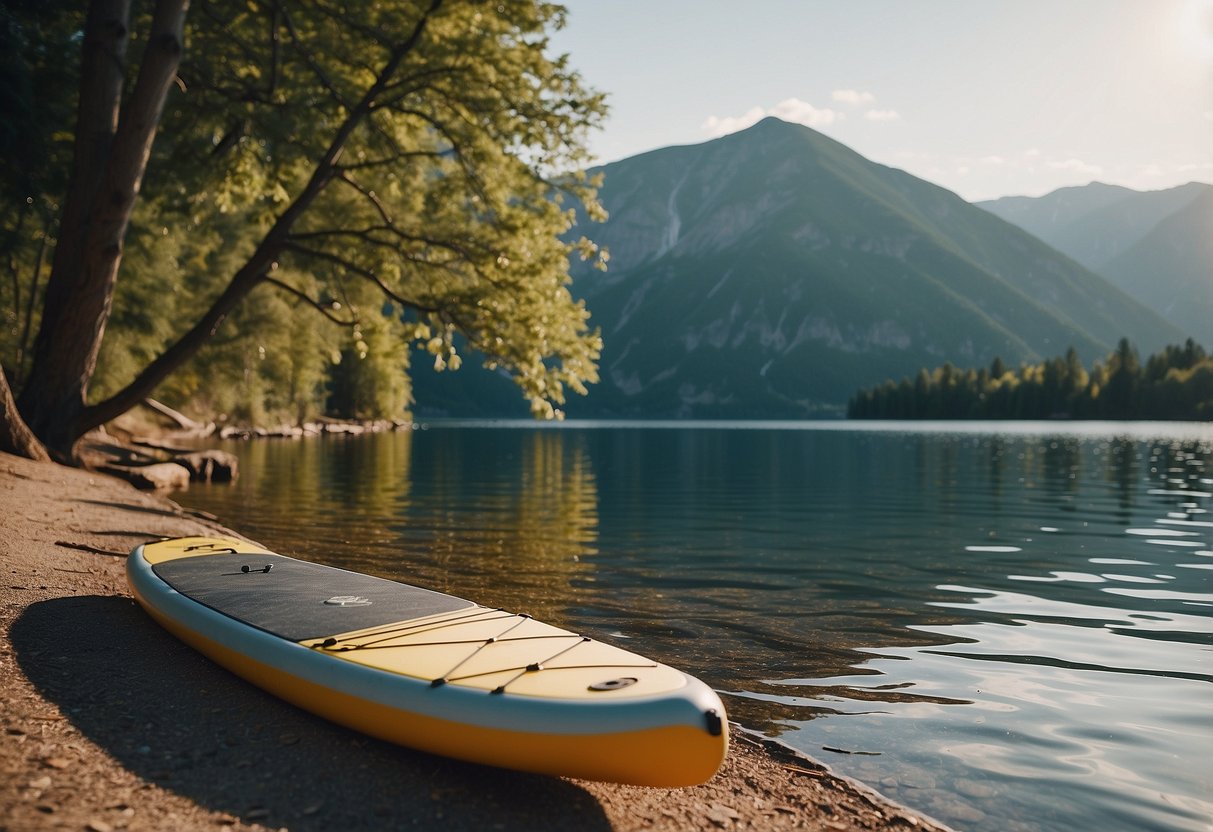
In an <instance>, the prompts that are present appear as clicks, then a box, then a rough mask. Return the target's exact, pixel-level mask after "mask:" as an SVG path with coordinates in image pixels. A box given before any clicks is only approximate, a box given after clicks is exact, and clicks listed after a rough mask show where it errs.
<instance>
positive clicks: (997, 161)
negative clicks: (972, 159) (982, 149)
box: [977, 156, 1007, 167]
mask: <svg viewBox="0 0 1213 832" xmlns="http://www.w3.org/2000/svg"><path fill="white" fill-rule="evenodd" d="M977 161H979V162H981V163H982V164H983V165H993V166H995V167H998V166H999V165H1005V164H1006V163H1007V160H1006V159H1004V158H1003V157H1001V156H982V157H981V158H980V159H978V160H977Z"/></svg>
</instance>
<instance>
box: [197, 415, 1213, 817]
mask: <svg viewBox="0 0 1213 832" xmlns="http://www.w3.org/2000/svg"><path fill="white" fill-rule="evenodd" d="M223 447H225V448H226V449H227V450H231V451H234V452H235V453H237V454H238V455H239V456H240V458H241V477H240V480H239V481H238V482H237V483H235V484H233V485H230V486H227V485H213V486H204V487H194V488H192V489H191V490H189V491H188V492H184V493H182V494H181V495H180V497H179V500H180V502H182V503H183V504H185V505H188V506H192V507H196V508H200V509H205V510H207V511H211V512H214V513H215V514H217V515H219V516H220V518H221V519H222V520H223V521H224V522H225V523H227V524H229V525H231V526H233V527H235V528H237V529H240V530H242V531H243V532H244V533H246V534H248V535H249V536H251V537H253V538H255V539H258V540H260V541H261V542H262V543H265V544H266V545H268V546H270V547H271V548H274V549H276V550H278V551H280V552H283V553H284V554H293V555H298V556H301V557H306V558H309V559H312V560H317V561H320V562H324V563H328V564H332V565H336V566H343V567H348V568H353V569H358V570H361V571H367V572H371V573H374V574H377V575H382V576H385V577H389V578H395V579H398V580H403V581H407V582H410V583H416V584H421V585H423V586H428V587H433V588H435V589H439V590H442V591H444V592H450V593H453V594H456V595H462V596H465V597H468V598H471V599H474V600H477V601H480V602H482V603H486V604H489V605H494V606H500V607H505V608H509V609H512V610H516V611H520V612H528V613H531V614H533V615H535V616H537V617H539V618H542V619H545V620H548V621H551V622H552V623H554V624H558V625H561V626H564V627H568V628H570V629H574V630H579V631H584V632H586V633H587V634H589V635H594V636H597V637H601V638H603V639H605V640H611V641H615V642H617V643H621V644H624V645H625V646H628V647H630V648H633V649H635V650H637V651H639V652H642V653H645V654H648V655H650V656H653V657H654V658H657V659H660V660H663V661H666V662H668V663H670V664H674V665H675V666H678V667H681V668H683V669H686V670H687V671H689V672H691V673H693V674H695V675H697V676H699V677H700V678H702V679H703V680H704V681H706V682H707V683H708V684H710V685H711V686H712V687H714V688H716V689H717V690H719V691H721V692H722V693H723V694H724V695H725V702H726V705H727V706H728V707H729V709H730V716H731V718H732V719H734V720H736V721H739V722H740V723H741V724H742V725H744V726H745V727H746V728H748V729H751V730H754V731H757V732H761V733H763V734H765V735H767V736H771V737H778V738H779V740H780V741H782V742H783V743H785V744H787V745H789V746H792V747H794V748H796V749H799V750H802V751H804V752H806V753H808V754H810V755H811V756H813V757H814V758H816V759H818V760H821V761H823V762H825V763H827V764H828V765H830V766H831V768H833V769H834V770H835V771H837V772H838V773H841V774H844V775H847V776H851V777H854V778H856V779H859V780H861V781H863V782H865V783H868V784H870V785H871V786H873V787H875V788H876V789H878V790H879V791H881V792H883V793H884V794H886V795H888V796H889V797H891V798H893V799H895V800H897V801H899V802H901V803H904V804H906V805H909V806H912V807H914V808H917V809H919V810H922V811H924V812H926V813H928V814H930V815H932V816H934V817H936V818H938V819H940V820H942V821H944V822H946V823H950V824H952V825H954V826H955V827H957V828H959V829H968V830H982V832H985V831H986V830H988V831H989V832H1006V831H1007V830H1032V832H1044V831H1045V830H1049V832H1053V831H1054V830H1056V831H1057V832H1063V831H1064V832H1072V831H1073V830H1075V829H1100V830H1101V832H1114V831H1115V830H1126V832H1127V831H1128V830H1135V831H1136V830H1146V829H1159V830H1202V832H1207V830H1209V829H1210V827H1211V824H1213V512H1211V511H1210V509H1213V426H1210V425H1203V426H1202V425H1183V424H1165V423H1159V424H1067V423H981V424H974V423H951V424H921V423H920V424H906V423H902V424H894V423H877V424H864V423H847V422H841V423H829V422H827V423H821V422H817V423H813V422H810V423H786V424H785V423H732V424H716V423H658V424H645V423H579V424H564V425H557V426H539V425H536V424H534V423H529V422H528V423H432V424H430V425H428V426H427V429H425V430H416V431H412V432H403V433H394V434H380V435H367V436H361V437H350V438H317V439H306V440H299V441H289V440H265V441H255V442H251V443H224V444H223Z"/></svg>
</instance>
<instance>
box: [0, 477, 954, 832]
mask: <svg viewBox="0 0 1213 832" xmlns="http://www.w3.org/2000/svg"><path fill="white" fill-rule="evenodd" d="M189 534H211V535H214V534H222V535H225V536H235V537H238V538H242V539H247V538H244V536H243V535H240V534H239V533H238V532H233V531H232V530H230V529H227V528H224V527H223V526H222V525H220V524H219V523H218V522H216V521H215V520H214V519H211V518H208V517H203V516H201V515H199V514H195V513H192V512H190V511H188V510H186V509H183V508H181V507H180V506H178V505H177V504H175V503H173V502H172V501H171V500H169V499H167V498H165V497H164V496H162V495H157V494H152V493H148V492H140V491H137V490H136V489H135V488H133V487H132V486H130V485H129V484H127V483H125V482H123V481H121V480H118V479H116V478H113V477H110V476H107V475H104V474H100V473H95V472H91V471H85V470H80V469H73V468H64V467H62V466H58V465H54V464H51V463H36V462H31V461H29V460H25V459H20V458H17V457H13V456H9V455H7V454H0V563H3V566H4V571H5V575H4V578H5V580H4V581H2V582H0V628H2V630H3V636H4V638H3V641H2V642H0V680H2V681H0V705H2V711H3V717H2V719H0V721H2V722H3V726H2V729H3V731H4V742H3V743H0V832H4V831H5V830H14V831H15V830H26V829H30V830H33V829H52V828H68V829H91V830H93V832H107V830H115V829H132V830H137V829H148V830H152V829H216V828H218V829H256V830H262V829H282V828H289V829H292V830H321V829H325V830H327V829H332V828H342V829H351V830H358V829H368V830H370V829H381V828H385V827H387V828H396V827H401V826H406V825H413V824H417V825H420V826H434V825H439V824H440V825H441V826H442V827H443V828H444V829H454V830H464V829H466V830H480V829H501V830H513V829H518V830H523V829H525V830H538V829H568V828H573V827H576V828H579V829H584V830H586V832H590V831H591V830H639V829H796V828H811V829H832V830H860V829H863V830H924V829H925V830H943V829H945V828H946V827H943V826H941V825H939V824H937V823H936V822H934V821H932V820H930V819H928V818H926V817H924V816H922V815H919V814H917V813H915V812H913V811H912V810H909V809H907V808H904V807H901V806H898V805H896V804H894V803H892V802H890V801H888V800H886V799H884V798H883V797H881V796H880V795H878V794H877V793H876V792H875V791H872V790H870V789H869V788H867V787H866V786H864V785H862V784H859V783H856V782H855V781H852V780H850V779H848V778H844V777H840V776H837V775H835V774H833V773H831V772H829V771H828V770H827V769H826V768H825V767H824V766H822V765H821V764H819V763H817V762H815V761H813V760H811V759H809V758H808V757H804V756H801V755H799V754H797V753H796V752H794V751H792V750H791V749H789V748H786V747H785V746H782V745H780V744H779V743H777V742H775V741H771V740H765V739H762V738H759V737H756V736H754V735H752V734H749V733H747V732H745V731H744V729H740V730H739V729H738V728H737V727H736V726H735V727H734V731H733V738H734V739H733V743H732V745H731V747H730V750H729V756H728V759H727V760H726V762H725V765H724V767H723V768H722V769H721V771H720V773H718V774H717V775H716V776H715V777H714V778H712V780H710V781H709V782H708V783H706V784H704V785H701V786H697V787H694V788H687V789H673V790H666V789H648V788H642V787H635V786H621V785H615V784H609V783H596V782H586V781H575V780H567V779H562V778H555V777H547V776H542V775H532V774H523V773H519V772H513V771H506V770H501V769H493V768H486V767H483V766H476V765H472V764H468V763H462V762H459V761H455V760H448V759H445V758H442V757H435V756H432V755H428V754H423V753H420V752H415V751H412V750H409V749H405V748H398V747H396V746H392V745H389V744H387V743H382V742H379V741H377V740H373V739H370V738H368V737H365V736H362V735H360V734H357V733H354V732H352V731H349V730H347V729H345V728H342V727H340V726H336V725H333V724H331V723H328V722H326V721H324V720H322V719H320V718H319V717H314V716H312V715H310V714H308V713H305V712H303V711H300V710H298V709H296V708H294V707H293V706H291V705H288V704H286V703H284V702H282V701H281V700H278V699H276V698H274V697H272V696H270V695H269V694H266V693H264V692H262V691H261V690H259V689H258V688H256V687H253V686H252V685H250V684H249V683H247V682H244V681H243V680H241V679H239V678H238V677H236V676H233V675H232V674H230V673H228V672H227V671H226V670H223V669H222V668H220V667H218V666H217V665H214V664H212V663H211V662H210V661H209V660H207V659H205V658H204V657H203V656H201V655H200V654H198V653H196V652H195V651H193V650H192V649H190V648H189V647H186V646H185V645H184V644H182V643H180V642H179V641H177V640H176V639H175V638H173V637H172V636H171V635H169V634H168V633H167V632H166V631H164V630H163V629H161V628H160V627H159V626H157V625H156V624H155V623H154V622H153V621H152V620H151V619H150V618H149V617H148V616H147V615H146V614H145V613H144V612H143V611H142V610H141V609H139V608H138V606H137V605H136V604H135V603H134V601H133V600H132V599H131V598H130V595H129V592H128V590H127V587H126V580H125V576H124V560H125V557H126V554H127V553H128V552H129V551H130V550H131V549H132V548H133V547H134V546H135V545H137V544H138V543H141V542H144V541H145V540H147V539H149V538H152V537H158V536H166V537H177V536H184V535H189Z"/></svg>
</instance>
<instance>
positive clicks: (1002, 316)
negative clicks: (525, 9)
mask: <svg viewBox="0 0 1213 832" xmlns="http://www.w3.org/2000/svg"><path fill="white" fill-rule="evenodd" d="M601 170H602V172H603V173H604V174H605V184H604V186H603V188H602V190H601V194H600V195H601V198H602V200H603V202H604V204H605V206H606V208H607V210H608V211H609V212H610V219H609V220H608V221H607V222H606V223H605V224H603V225H587V226H585V227H582V228H578V229H576V231H577V232H578V233H581V232H584V233H585V234H587V236H590V237H592V238H593V239H595V240H596V241H598V242H601V243H602V244H604V245H606V246H607V247H608V248H609V250H610V252H611V260H610V266H611V268H610V270H609V271H608V273H607V274H605V275H603V274H601V273H598V272H594V271H591V270H588V269H579V270H578V271H576V272H575V273H574V274H575V283H574V290H575V293H576V294H578V295H580V296H582V297H584V298H585V299H586V302H587V305H588V307H589V309H590V311H591V312H592V314H593V319H592V323H594V324H596V325H598V326H600V327H601V328H602V333H603V338H604V340H605V343H606V346H605V349H604V353H603V357H602V361H601V371H602V376H603V380H602V382H601V383H600V384H598V385H596V386H595V387H594V388H593V389H592V390H591V394H590V396H589V397H588V398H587V399H584V400H578V401H573V402H570V404H569V407H568V412H569V415H571V416H584V417H590V416H636V417H652V418H656V417H715V418H802V417H813V416H829V415H839V414H841V412H842V409H843V407H844V405H845V402H846V400H847V398H848V397H849V396H850V395H851V394H853V393H854V392H855V390H856V389H857V388H859V387H862V386H870V385H874V384H877V383H879V382H881V381H883V380H884V379H886V378H889V377H900V376H903V375H912V374H913V373H915V372H916V371H917V370H918V369H919V368H920V367H924V366H936V365H938V364H941V363H943V362H944V361H951V362H953V363H954V364H957V365H960V366H980V365H987V364H989V363H990V361H992V360H993V358H994V357H995V356H999V357H1001V358H1002V359H1003V360H1004V361H1006V362H1008V363H1011V364H1014V363H1016V362H1018V361H1021V360H1030V359H1038V358H1041V357H1044V356H1051V355H1057V354H1061V353H1063V352H1065V350H1066V349H1067V348H1068V347H1070V346H1074V347H1076V348H1077V349H1078V350H1079V353H1080V354H1081V355H1082V357H1083V358H1084V359H1086V360H1088V361H1089V360H1091V359H1094V358H1096V357H1099V356H1102V355H1104V354H1106V353H1107V352H1109V351H1110V350H1111V349H1112V347H1113V345H1114V344H1115V343H1116V341H1117V340H1118V339H1119V338H1120V337H1122V336H1128V337H1129V338H1130V339H1132V340H1133V341H1134V343H1135V344H1137V345H1138V347H1139V348H1140V349H1142V350H1143V352H1144V351H1149V350H1152V349H1155V348H1157V347H1161V346H1162V345H1163V344H1164V343H1167V342H1170V341H1175V340H1177V339H1178V338H1179V332H1178V331H1177V330H1176V329H1175V328H1174V327H1172V326H1171V325H1169V324H1167V323H1166V322H1165V321H1164V320H1163V319H1162V318H1161V317H1160V316H1158V315H1157V314H1154V313H1152V312H1150V311H1149V310H1147V309H1145V308H1143V307H1142V306H1141V305H1140V304H1139V303H1137V302H1136V301H1134V300H1133V299H1132V298H1130V297H1128V296H1127V295H1126V294H1124V293H1122V292H1120V291H1119V290H1117V289H1115V288H1114V287H1112V286H1110V285H1109V284H1108V283H1107V281H1105V280H1103V279H1102V278H1100V277H1098V276H1096V275H1094V274H1092V273H1091V272H1089V271H1087V270H1086V269H1084V268H1083V267H1082V266H1080V265H1079V264H1077V263H1075V262H1074V261H1072V260H1070V259H1069V258H1066V257H1064V256H1061V255H1059V254H1058V253H1057V252H1056V251H1054V250H1053V249H1051V248H1050V247H1048V246H1047V245H1045V244H1044V243H1042V242H1041V241H1040V240H1038V239H1036V238H1035V237H1033V236H1032V235H1030V234H1028V233H1026V232H1025V231H1023V230H1022V229H1020V228H1018V227H1016V226H1014V225H1011V224H1009V223H1007V222H1004V221H1003V220H1001V219H999V218H998V217H996V216H994V215H993V214H991V213H989V212H987V211H984V210H981V209H980V208H976V207H974V206H972V205H970V204H968V203H967V202H965V201H964V200H962V199H961V198H960V197H958V196H956V195H955V194H953V193H951V192H949V191H947V190H944V189H943V188H940V187H937V186H935V185H932V184H930V183H929V182H925V181H923V180H921V179H917V178H916V177H913V176H911V175H910V174H908V173H905V172H904V171H900V170H896V169H893V168H888V167H885V166H883V165H879V164H875V163H873V162H871V161H869V160H867V159H865V158H864V157H862V156H860V155H859V154H857V153H855V152H854V151H852V150H850V149H849V148H847V147H845V146H844V145H842V144H839V143H838V142H835V141H833V140H831V139H829V138H827V137H825V136H824V135H822V134H820V133H817V132H815V131H813V130H811V129H809V128H807V127H802V126H800V125H793V124H788V123H786V122H782V121H779V120H777V119H766V120H764V121H762V122H760V123H759V124H757V125H755V126H754V127H751V128H750V129H748V130H744V131H742V132H740V133H735V134H732V135H729V136H725V137H722V138H719V139H715V140H713V141H710V142H707V143H704V144H699V145H693V146H686V147H670V148H664V149H661V150H656V151H653V152H650V153H645V154H642V155H639V156H635V157H632V158H630V159H625V160H623V161H621V162H616V163H614V164H611V165H607V166H605V167H604V168H602V169H601ZM425 375H427V374H419V377H418V379H417V395H418V401H419V402H420V407H419V408H418V411H419V413H422V414H425V413H426V412H427V410H429V409H430V408H431V407H432V408H433V411H431V412H437V411H440V410H445V411H446V412H450V413H453V412H457V409H456V408H453V407H448V406H447V405H446V404H445V403H444V402H448V401H453V399H452V398H451V396H453V395H454V394H453V389H454V385H455V384H456V382H455V381H454V379H453V378H451V379H444V380H442V381H441V382H440V384H441V385H442V386H443V388H444V391H440V390H439V389H437V388H435V387H431V386H429V381H430V380H427V379H425V378H424V376H425ZM480 375H481V376H482V377H483V376H484V374H480ZM465 382H466V380H464V382H459V383H465ZM502 383H506V382H503V380H501V379H491V380H490V381H489V382H488V383H487V384H486V387H485V393H484V396H483V400H486V401H496V395H497V391H499V390H500V389H502V388H501V386H500V385H501V384H502ZM430 391H432V392H433V393H434V394H436V395H437V394H439V393H441V399H439V398H435V399H433V400H432V403H430V404H427V399H428V395H429V392H430ZM461 396H462V398H463V401H464V402H465V403H466V402H469V401H475V400H479V399H480V398H481V397H479V396H476V395H466V394H461ZM521 410H522V409H521V408H519V411H518V412H519V413H520V412H521Z"/></svg>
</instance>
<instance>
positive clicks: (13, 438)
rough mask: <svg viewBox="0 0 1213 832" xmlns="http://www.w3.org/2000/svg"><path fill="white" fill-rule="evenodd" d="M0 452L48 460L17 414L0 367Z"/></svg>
mask: <svg viewBox="0 0 1213 832" xmlns="http://www.w3.org/2000/svg"><path fill="white" fill-rule="evenodd" d="M0 451H4V452H5V453H9V454H16V455H17V456H23V457H26V458H27V459H36V460H39V461H46V460H49V459H50V454H48V453H47V452H46V448H45V447H43V445H42V443H41V442H39V441H38V437H36V436H34V433H33V431H31V430H30V429H29V428H28V427H27V426H26V424H25V422H24V421H23V420H22V419H21V414H20V413H18V412H17V403H16V402H15V401H13V392H12V391H11V390H10V389H9V387H8V376H7V375H5V374H4V368H3V367H0Z"/></svg>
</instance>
